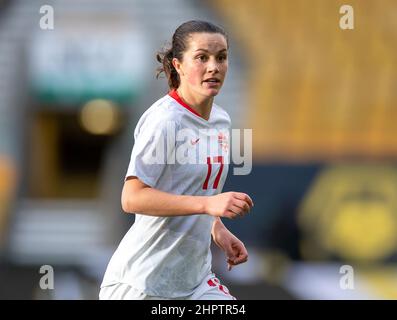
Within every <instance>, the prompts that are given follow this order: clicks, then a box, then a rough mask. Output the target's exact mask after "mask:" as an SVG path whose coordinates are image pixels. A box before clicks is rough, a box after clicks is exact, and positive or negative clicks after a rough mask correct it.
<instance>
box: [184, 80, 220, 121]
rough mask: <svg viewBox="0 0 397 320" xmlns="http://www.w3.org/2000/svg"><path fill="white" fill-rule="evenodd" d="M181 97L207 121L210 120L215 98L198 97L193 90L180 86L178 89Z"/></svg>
mask: <svg viewBox="0 0 397 320" xmlns="http://www.w3.org/2000/svg"><path fill="white" fill-rule="evenodd" d="M177 93H178V95H179V97H180V98H181V99H182V100H183V101H184V102H185V103H186V104H187V105H188V106H189V107H191V108H193V109H194V110H195V111H196V112H197V113H198V114H200V115H201V117H203V118H204V119H205V120H208V119H209V117H210V114H211V109H212V103H213V101H214V98H213V97H210V98H208V97H205V96H202V95H198V94H196V93H194V92H192V91H191V90H186V88H184V87H182V86H180V87H179V88H178V89H177Z"/></svg>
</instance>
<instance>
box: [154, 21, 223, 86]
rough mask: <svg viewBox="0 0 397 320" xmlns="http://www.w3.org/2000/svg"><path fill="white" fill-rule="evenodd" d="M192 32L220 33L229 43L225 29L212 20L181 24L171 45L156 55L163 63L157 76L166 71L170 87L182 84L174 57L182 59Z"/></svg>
mask: <svg viewBox="0 0 397 320" xmlns="http://www.w3.org/2000/svg"><path fill="white" fill-rule="evenodd" d="M192 33H220V34H221V35H223V36H224V37H225V39H226V43H227V44H228V36H227V34H226V32H225V30H223V29H222V28H221V27H219V26H216V25H214V24H212V23H210V22H207V21H201V20H191V21H187V22H185V23H183V24H181V25H180V26H179V27H178V28H177V29H176V30H175V33H174V35H173V36H172V44H171V47H170V48H165V49H164V50H162V51H159V52H158V53H157V55H156V58H157V61H158V62H160V63H161V66H160V67H159V68H158V69H157V76H156V77H157V78H158V77H159V75H160V74H161V73H162V72H164V73H165V76H166V77H167V80H168V85H169V87H170V89H177V88H178V87H179V84H180V79H179V74H178V72H177V71H176V69H175V68H174V66H173V65H172V59H173V58H177V59H178V60H179V61H182V58H183V53H184V52H185V51H186V49H187V46H188V37H189V36H190V35H191V34H192Z"/></svg>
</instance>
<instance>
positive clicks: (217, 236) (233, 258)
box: [212, 226, 248, 271]
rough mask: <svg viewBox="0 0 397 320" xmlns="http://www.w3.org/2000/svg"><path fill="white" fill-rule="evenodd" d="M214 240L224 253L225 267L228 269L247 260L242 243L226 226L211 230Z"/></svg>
mask: <svg viewBox="0 0 397 320" xmlns="http://www.w3.org/2000/svg"><path fill="white" fill-rule="evenodd" d="M212 236H213V239H214V242H215V243H216V244H217V245H218V247H219V248H221V249H222V250H223V251H224V252H225V254H226V260H227V269H228V270H229V271H230V270H231V269H232V267H233V266H235V265H238V264H240V263H244V262H246V261H247V260H248V252H247V249H246V248H245V246H244V244H243V243H242V242H241V241H240V240H239V239H238V238H237V237H236V236H235V235H234V234H232V233H231V232H230V231H229V230H228V229H227V228H226V227H224V226H223V227H217V228H215V229H214V230H213V234H212Z"/></svg>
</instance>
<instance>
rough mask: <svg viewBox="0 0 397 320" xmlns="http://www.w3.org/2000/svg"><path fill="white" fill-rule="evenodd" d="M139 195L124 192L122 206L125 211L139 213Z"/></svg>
mask: <svg viewBox="0 0 397 320" xmlns="http://www.w3.org/2000/svg"><path fill="white" fill-rule="evenodd" d="M137 200H138V199H137V197H136V195H131V194H128V195H127V194H125V192H123V194H122V196H121V207H122V208H123V211H124V212H125V213H139V212H140V209H139V207H140V206H139V204H138V201H137Z"/></svg>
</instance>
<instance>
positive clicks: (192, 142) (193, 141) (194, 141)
mask: <svg viewBox="0 0 397 320" xmlns="http://www.w3.org/2000/svg"><path fill="white" fill-rule="evenodd" d="M199 140H200V138H197V139H196V140H193V139H192V140H190V143H191V144H192V145H193V146H194V145H195V144H197V143H198V142H199Z"/></svg>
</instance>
